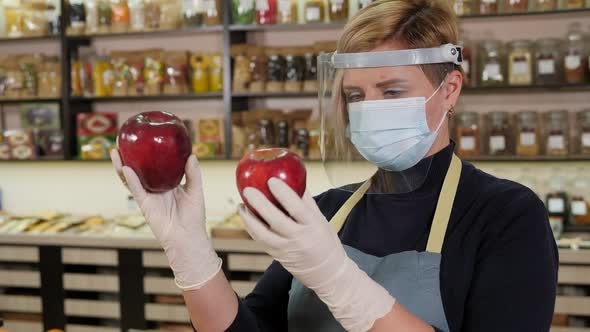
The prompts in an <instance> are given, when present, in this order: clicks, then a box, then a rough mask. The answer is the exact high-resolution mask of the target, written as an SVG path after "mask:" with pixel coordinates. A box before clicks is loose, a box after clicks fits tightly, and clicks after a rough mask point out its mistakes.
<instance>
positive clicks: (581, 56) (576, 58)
mask: <svg viewBox="0 0 590 332" xmlns="http://www.w3.org/2000/svg"><path fill="white" fill-rule="evenodd" d="M587 60H588V54H586V51H585V47H584V35H583V33H582V29H581V27H580V25H579V24H575V25H572V26H571V27H570V30H569V32H568V35H567V40H566V45H565V54H564V58H563V68H564V73H565V75H564V77H565V82H566V83H569V84H580V83H584V82H585V81H586V69H587V68H588V64H587Z"/></svg>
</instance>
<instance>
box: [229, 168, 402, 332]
mask: <svg viewBox="0 0 590 332" xmlns="http://www.w3.org/2000/svg"><path fill="white" fill-rule="evenodd" d="M268 187H269V189H270V191H271V193H272V194H273V196H274V197H275V198H276V199H277V200H278V202H279V203H280V204H281V206H282V207H283V208H284V209H285V210H286V212H287V213H288V214H289V215H286V214H285V213H284V212H282V211H281V210H280V209H279V208H277V207H276V206H275V205H274V204H272V203H271V202H270V201H269V200H268V199H267V198H266V197H265V196H264V195H263V194H262V193H261V192H260V191H259V190H257V189H254V188H246V189H244V192H243V195H244V198H245V199H246V200H247V201H248V203H249V204H250V205H251V206H252V208H253V209H255V210H256V211H257V212H258V214H259V215H260V216H261V217H262V218H263V219H264V221H261V220H260V219H259V218H257V217H256V216H254V215H253V214H252V213H250V212H249V211H248V210H247V209H246V208H245V207H243V206H242V207H241V209H240V215H241V216H242V218H243V220H244V223H245V225H246V228H247V231H248V233H249V234H250V236H252V238H253V239H254V240H256V241H257V242H260V243H263V244H264V245H265V248H266V252H267V253H268V254H269V255H271V256H272V257H273V258H274V259H275V260H277V261H278V262H280V263H281V265H282V266H283V267H284V268H285V269H286V270H287V271H289V272H290V273H291V274H292V275H293V276H294V277H295V278H297V279H298V280H299V282H301V283H302V284H303V285H304V286H306V287H307V288H309V289H312V290H313V291H314V292H315V293H316V294H317V295H318V297H319V298H320V299H321V300H322V301H323V302H324V303H326V304H327V305H328V307H329V308H330V311H331V312H332V314H333V315H334V317H335V318H336V319H337V320H338V321H339V322H340V324H342V326H343V327H344V328H345V329H346V330H347V331H367V330H369V329H370V328H371V326H373V324H374V322H375V321H376V320H377V319H379V318H381V317H383V316H385V315H386V314H387V313H389V312H390V311H391V309H392V307H393V305H394V303H395V299H394V298H393V297H392V296H391V295H390V294H389V292H388V291H387V290H386V289H385V288H383V287H382V286H380V285H379V284H377V283H376V282H375V281H373V280H372V279H371V278H370V277H369V276H368V275H367V274H366V273H365V272H364V271H362V270H361V269H360V268H359V267H358V266H357V265H356V263H354V262H353V261H352V260H351V259H350V258H348V256H347V255H346V251H345V250H344V247H343V246H342V243H341V242H340V239H339V238H338V235H337V234H336V232H335V231H334V230H332V228H331V226H330V224H329V223H328V221H327V220H326V218H325V217H324V215H323V214H322V212H321V211H320V209H319V208H318V206H317V204H316V202H315V201H314V199H313V198H312V197H311V196H310V195H309V193H308V192H306V193H305V194H304V195H303V198H300V197H299V196H298V195H297V193H295V192H294V191H293V190H292V189H291V188H290V187H289V186H288V185H287V184H286V183H285V182H283V181H281V180H279V179H277V178H272V179H270V180H269V181H268ZM265 222H266V223H265Z"/></svg>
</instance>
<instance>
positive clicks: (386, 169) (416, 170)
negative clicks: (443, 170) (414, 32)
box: [318, 44, 462, 194]
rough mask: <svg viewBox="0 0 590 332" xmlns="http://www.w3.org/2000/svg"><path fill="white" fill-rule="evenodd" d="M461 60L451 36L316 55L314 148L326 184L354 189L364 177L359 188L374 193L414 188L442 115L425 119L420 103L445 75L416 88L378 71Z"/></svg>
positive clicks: (426, 163) (425, 168) (429, 160)
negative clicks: (438, 41) (430, 43)
mask: <svg viewBox="0 0 590 332" xmlns="http://www.w3.org/2000/svg"><path fill="white" fill-rule="evenodd" d="M461 62H462V53H461V47H459V46H455V45H452V44H446V45H442V46H440V47H436V48H423V49H409V50H396V51H382V52H367V53H326V54H322V55H320V56H319V57H318V79H319V85H320V86H319V88H320V91H319V98H320V116H321V134H320V148H321V154H322V161H323V165H324V169H325V171H326V174H327V176H328V178H329V179H330V182H331V184H332V185H333V186H334V187H335V188H339V189H342V190H349V191H354V190H356V189H358V188H359V186H361V185H362V184H363V183H365V182H366V181H367V180H370V185H369V189H368V191H367V193H374V194H378V193H408V192H412V191H414V190H416V189H418V188H419V187H420V186H421V185H422V184H423V183H424V181H425V179H426V178H427V176H428V173H429V170H430V165H431V163H432V157H428V158H425V156H426V154H427V153H428V151H429V150H430V148H431V147H432V144H433V143H434V141H435V140H436V137H437V135H438V131H439V129H440V127H441V126H442V124H443V122H444V119H445V116H444V114H443V116H441V118H440V121H439V120H438V119H437V121H436V124H435V125H434V126H432V124H431V126H429V124H428V121H427V116H426V104H427V102H428V101H429V100H430V99H431V98H432V97H433V96H434V95H436V93H438V91H439V90H440V89H441V87H442V86H443V84H444V82H445V81H444V80H443V81H442V82H441V83H440V85H438V87H435V90H434V92H433V91H432V89H429V90H428V91H429V92H428V93H423V92H422V93H421V92H418V91H419V90H420V89H415V88H413V87H411V84H410V83H408V81H407V80H404V79H403V77H400V75H399V74H400V72H398V73H397V74H398V75H388V74H385V73H387V72H388V71H389V72H391V71H392V68H395V67H406V66H409V67H413V69H412V70H416V69H418V70H421V69H420V68H421V67H420V65H426V64H444V63H449V64H456V65H460V64H461ZM393 70H396V69H393ZM401 75H402V76H404V75H408V73H407V72H406V73H405V74H401ZM431 127H432V128H431Z"/></svg>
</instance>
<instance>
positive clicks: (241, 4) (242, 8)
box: [232, 0, 256, 24]
mask: <svg viewBox="0 0 590 332" xmlns="http://www.w3.org/2000/svg"><path fill="white" fill-rule="evenodd" d="M255 18H256V13H255V9H254V0H232V21H233V22H234V24H254V20H255Z"/></svg>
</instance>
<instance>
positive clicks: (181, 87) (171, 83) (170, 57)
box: [163, 51, 188, 95]
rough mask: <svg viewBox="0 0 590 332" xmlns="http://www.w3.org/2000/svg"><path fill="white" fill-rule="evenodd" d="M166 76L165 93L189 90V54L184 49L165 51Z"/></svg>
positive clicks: (178, 92)
mask: <svg viewBox="0 0 590 332" xmlns="http://www.w3.org/2000/svg"><path fill="white" fill-rule="evenodd" d="M164 63H165V78H164V87H163V93H164V94H168V95H178V94H185V93H187V92H188V80H187V76H186V75H187V67H188V54H187V52H183V51H170V52H164Z"/></svg>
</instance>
